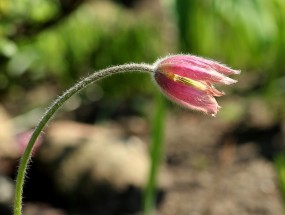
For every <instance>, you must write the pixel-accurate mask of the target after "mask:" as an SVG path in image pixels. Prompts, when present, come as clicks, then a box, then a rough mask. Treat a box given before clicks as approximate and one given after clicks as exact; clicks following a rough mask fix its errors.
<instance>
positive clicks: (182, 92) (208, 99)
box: [155, 72, 220, 116]
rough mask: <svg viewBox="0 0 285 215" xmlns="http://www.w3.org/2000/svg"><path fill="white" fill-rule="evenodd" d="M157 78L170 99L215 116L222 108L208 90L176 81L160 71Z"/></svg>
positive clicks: (156, 75)
mask: <svg viewBox="0 0 285 215" xmlns="http://www.w3.org/2000/svg"><path fill="white" fill-rule="evenodd" d="M155 80H156V81H157V83H158V84H159V86H160V87H161V88H162V90H163V92H164V93H165V94H166V95H167V96H168V97H170V99H172V100H173V101H174V102H177V103H178V104H180V105H182V106H184V107H187V108H190V109H194V110H199V111H202V112H204V113H207V114H211V115H213V116H215V115H216V114H217V112H218V110H219V108H220V106H219V105H218V103H217V101H216V100H215V98H214V97H213V96H212V95H211V94H208V93H207V91H201V90H198V89H195V88H193V87H190V86H187V85H184V84H181V83H178V82H175V81H173V80H171V79H169V78H167V77H166V76H165V75H163V74H162V73H159V72H158V73H156V74H155Z"/></svg>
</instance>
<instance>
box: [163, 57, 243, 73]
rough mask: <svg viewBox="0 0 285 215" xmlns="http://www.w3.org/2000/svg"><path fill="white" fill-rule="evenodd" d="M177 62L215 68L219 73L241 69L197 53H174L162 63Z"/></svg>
mask: <svg viewBox="0 0 285 215" xmlns="http://www.w3.org/2000/svg"><path fill="white" fill-rule="evenodd" d="M168 63H170V64H176V65H179V64H180V65H188V66H189V65H190V66H195V67H198V68H203V69H205V70H208V71H209V72H212V70H215V71H216V72H217V73H221V74H224V75H231V74H239V73H240V71H239V70H233V69H231V68H229V67H227V66H225V65H223V64H221V63H218V62H217V61H213V60H208V59H204V58H201V57H197V56H195V55H173V56H168V57H166V58H164V59H162V60H161V64H168Z"/></svg>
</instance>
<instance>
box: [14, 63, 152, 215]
mask: <svg viewBox="0 0 285 215" xmlns="http://www.w3.org/2000/svg"><path fill="white" fill-rule="evenodd" d="M128 71H141V72H153V66H151V65H148V64H144V63H141V64H135V63H132V64H124V65H119V66H113V67H109V68H107V69H103V70H100V71H98V72H95V73H93V74H91V75H90V76H88V77H86V78H84V79H82V80H81V81H79V82H78V83H77V84H75V85H74V86H72V87H71V88H70V89H68V90H67V91H65V92H64V93H63V94H62V95H61V96H59V97H58V98H57V99H56V100H55V101H54V102H53V103H52V104H51V105H50V107H49V108H48V109H47V111H46V112H45V113H44V115H43V117H42V119H41V120H40V121H39V123H38V125H37V126H36V128H35V130H34V132H33V134H32V136H31V138H30V141H29V143H28V145H27V147H26V149H25V152H24V154H23V156H22V158H21V160H20V166H19V169H18V174H17V178H16V190H15V199H14V215H21V213H22V198H23V185H24V181H25V175H26V171H27V166H28V163H29V161H30V157H31V152H32V149H33V146H34V144H35V142H36V140H37V138H38V136H39V135H40V133H41V131H42V130H43V128H44V126H45V125H46V124H47V123H48V121H49V120H50V119H51V118H52V116H53V115H54V113H55V112H56V111H57V110H58V109H59V108H60V107H61V106H62V105H63V104H64V102H65V101H66V100H68V99H69V98H70V97H71V96H73V95H74V94H76V93H77V92H79V91H80V90H82V89H84V88H85V87H86V86H88V85H89V84H91V83H93V82H95V81H97V80H99V79H102V78H105V77H108V76H110V75H112V74H115V73H122V72H128Z"/></svg>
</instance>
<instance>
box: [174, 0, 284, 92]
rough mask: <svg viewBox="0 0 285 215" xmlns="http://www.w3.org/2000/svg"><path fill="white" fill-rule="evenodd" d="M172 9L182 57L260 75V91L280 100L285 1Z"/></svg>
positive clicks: (231, 1)
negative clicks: (199, 57) (215, 61)
mask: <svg viewBox="0 0 285 215" xmlns="http://www.w3.org/2000/svg"><path fill="white" fill-rule="evenodd" d="M175 6H176V11H177V15H178V27H179V32H180V37H179V41H180V48H181V50H182V51H184V52H191V53H194V54H197V55H204V56H209V57H213V58H215V59H220V60H221V61H223V62H227V64H229V65H232V66H234V67H235V68H240V69H242V70H243V71H246V73H248V72H256V73H259V75H262V77H263V79H264V80H263V83H262V84H263V89H266V90H269V91H270V92H271V93H274V94H283V95H284V92H285V88H284V85H285V82H284V70H285V65H284V63H283V61H284V56H285V25H284V24H285V1H283V0H272V1H267V0H250V1H248V0H227V1H223V0H203V1H198V0H193V1H188V0H176V5H175ZM273 90H274V91H273Z"/></svg>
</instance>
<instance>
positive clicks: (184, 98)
mask: <svg viewBox="0 0 285 215" xmlns="http://www.w3.org/2000/svg"><path fill="white" fill-rule="evenodd" d="M239 73H240V71H238V70H233V69H230V68H229V67H227V66H225V65H223V64H220V63H218V62H216V61H213V60H208V59H204V58H201V57H197V56H194V55H172V56H168V57H166V58H163V59H160V60H158V61H157V62H156V63H155V73H154V79H155V80H156V82H157V83H158V85H159V86H160V88H161V89H162V91H163V92H164V93H165V94H166V95H167V96H168V97H169V98H170V99H171V100H173V101H175V102H177V103H178V104H180V105H182V106H184V107H187V108H190V109H194V110H199V111H202V112H205V113H207V114H211V115H212V116H215V115H216V114H217V112H218V110H219V109H220V106H219V105H218V103H217V101H216V99H215V98H214V97H215V96H216V97H219V96H222V95H224V93H223V92H220V91H219V90H217V89H216V88H215V87H214V86H213V84H216V83H217V84H226V85H229V84H233V83H236V82H237V81H236V80H234V79H231V78H229V77H227V75H232V74H239Z"/></svg>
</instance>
